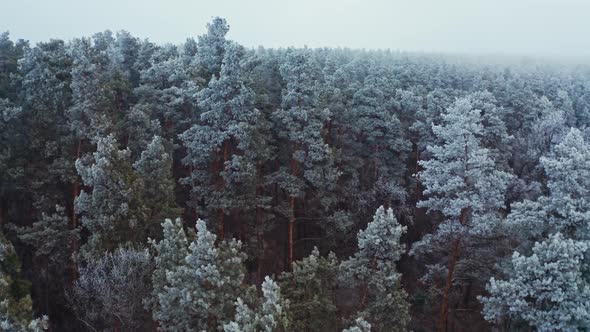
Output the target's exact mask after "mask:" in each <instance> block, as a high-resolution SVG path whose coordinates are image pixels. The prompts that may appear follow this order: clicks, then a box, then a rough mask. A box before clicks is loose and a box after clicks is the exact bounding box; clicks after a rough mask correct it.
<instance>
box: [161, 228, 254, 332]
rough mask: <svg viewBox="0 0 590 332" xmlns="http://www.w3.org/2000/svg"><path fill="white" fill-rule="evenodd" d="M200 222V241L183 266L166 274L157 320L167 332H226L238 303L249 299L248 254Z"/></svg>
mask: <svg viewBox="0 0 590 332" xmlns="http://www.w3.org/2000/svg"><path fill="white" fill-rule="evenodd" d="M216 238H217V237H216V236H215V235H214V234H213V233H211V232H209V231H208V230H207V227H206V226H205V222H203V221H202V220H198V221H197V239H196V240H195V241H193V242H192V243H191V244H190V246H189V249H188V255H187V256H186V257H185V259H184V262H183V264H182V265H180V266H178V267H176V269H174V270H172V271H167V272H166V286H164V289H163V291H162V292H161V293H159V294H158V307H159V311H156V312H155V317H156V319H157V320H158V322H159V323H160V329H162V330H163V331H179V330H181V331H190V330H199V331H202V330H215V329H222V328H223V326H224V325H225V324H228V323H229V322H230V321H231V320H232V319H233V318H234V309H235V307H234V302H235V301H236V299H237V298H238V297H241V298H248V299H249V296H251V295H248V293H251V292H248V291H247V289H246V288H245V286H244V285H243V279H244V275H245V267H244V265H243V264H244V261H245V259H246V256H245V254H243V253H241V246H242V245H241V243H240V242H237V241H235V240H232V241H230V242H226V241H222V242H221V243H220V245H219V246H218V247H217V246H215V240H216Z"/></svg>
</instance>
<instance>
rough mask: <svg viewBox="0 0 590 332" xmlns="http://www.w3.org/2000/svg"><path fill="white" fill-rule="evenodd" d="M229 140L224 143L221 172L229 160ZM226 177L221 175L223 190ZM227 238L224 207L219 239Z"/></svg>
mask: <svg viewBox="0 0 590 332" xmlns="http://www.w3.org/2000/svg"><path fill="white" fill-rule="evenodd" d="M228 145H229V144H228V142H227V141H225V142H224V143H223V161H222V162H221V167H220V168H219V169H220V172H222V171H223V170H224V169H225V162H226V161H227V160H228V158H229V146H228ZM225 185H226V183H225V178H224V177H223V176H221V188H220V190H221V191H225ZM224 238H225V211H224V210H223V208H221V209H220V211H219V239H220V240H223V239H224Z"/></svg>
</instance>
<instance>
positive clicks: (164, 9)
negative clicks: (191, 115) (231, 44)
mask: <svg viewBox="0 0 590 332" xmlns="http://www.w3.org/2000/svg"><path fill="white" fill-rule="evenodd" d="M213 16H222V17H225V18H226V19H227V20H228V23H229V24H230V26H231V30H230V33H229V38H230V39H234V40H236V41H238V42H240V43H241V44H243V45H245V46H252V47H255V46H258V45H263V46H265V47H281V46H283V47H285V46H303V45H308V46H311V47H322V46H330V47H335V46H341V47H351V48H391V49H394V50H407V51H426V52H452V53H480V54H482V53H483V54H509V55H536V56H564V55H567V56H573V57H584V56H590V0H487V1H483V0H405V1H402V0H208V1H202V0H167V1H166V0H160V1H156V0H102V1H95V0H92V1H85V0H38V1H32V0H0V31H4V30H9V31H10V32H11V35H12V38H13V39H14V38H24V39H28V40H30V41H32V42H37V41H44V40H48V39H49V38H61V39H66V40H68V39H71V38H73V37H79V36H89V35H91V34H93V33H95V32H98V31H103V30H105V29H111V30H113V31H116V30H120V29H124V30H128V31H129V32H131V33H132V34H133V35H136V36H140V37H148V38H149V39H150V40H152V41H156V42H172V43H179V42H182V41H184V40H185V39H186V37H188V36H197V35H199V34H201V33H203V32H204V31H205V24H206V23H207V22H208V21H209V20H210V19H211V18H212V17H213Z"/></svg>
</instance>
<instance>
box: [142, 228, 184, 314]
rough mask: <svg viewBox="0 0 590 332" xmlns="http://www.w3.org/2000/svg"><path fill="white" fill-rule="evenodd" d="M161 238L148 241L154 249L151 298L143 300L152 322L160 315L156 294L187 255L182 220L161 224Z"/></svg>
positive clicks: (161, 289)
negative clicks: (151, 316)
mask: <svg viewBox="0 0 590 332" xmlns="http://www.w3.org/2000/svg"><path fill="white" fill-rule="evenodd" d="M162 232H163V238H162V240H161V241H159V242H156V241H155V240H153V239H150V244H151V245H152V248H153V249H154V251H155V253H154V261H155V268H154V273H153V274H152V296H151V297H150V298H148V299H146V300H145V305H146V308H147V309H151V312H152V315H153V318H154V320H156V321H157V320H158V319H159V318H158V317H159V316H160V315H161V310H162V309H161V308H160V307H159V301H158V294H160V293H163V292H164V291H165V286H166V285H167V279H166V275H167V274H168V273H172V272H173V271H175V269H176V268H178V267H180V266H181V265H183V264H184V259H185V257H186V256H187V255H188V239H187V236H186V233H185V232H184V229H183V227H182V220H180V219H176V221H174V222H173V221H172V220H170V219H166V220H165V221H164V222H163V223H162Z"/></svg>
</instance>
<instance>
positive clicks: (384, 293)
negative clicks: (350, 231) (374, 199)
mask: <svg viewBox="0 0 590 332" xmlns="http://www.w3.org/2000/svg"><path fill="white" fill-rule="evenodd" d="M405 232H406V227H404V226H401V225H400V224H399V223H398V222H397V220H396V218H395V216H394V214H393V210H392V209H391V208H390V209H387V210H385V208H383V206H381V207H379V209H377V211H376V212H375V216H374V217H373V221H372V222H370V223H369V224H368V225H367V228H366V229H365V230H361V231H360V232H359V233H358V251H357V252H356V253H355V255H354V256H352V257H350V258H349V259H348V260H346V261H344V262H342V264H341V266H340V268H341V270H342V271H343V276H342V277H341V279H342V280H343V281H344V282H346V283H349V284H351V285H352V286H354V287H358V288H360V292H361V296H360V300H359V303H358V305H357V308H358V309H359V313H358V316H359V317H363V318H364V319H366V320H367V321H368V322H370V326H371V327H372V328H373V329H376V330H377V331H405V330H406V329H407V324H408V323H409V320H410V314H409V304H408V302H407V299H406V298H407V294H406V292H405V291H404V290H403V289H402V288H401V274H400V273H399V272H397V267H396V264H397V262H398V261H399V259H400V258H401V255H403V254H404V252H405V246H404V245H403V244H401V241H400V240H401V236H402V234H403V233H405Z"/></svg>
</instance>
